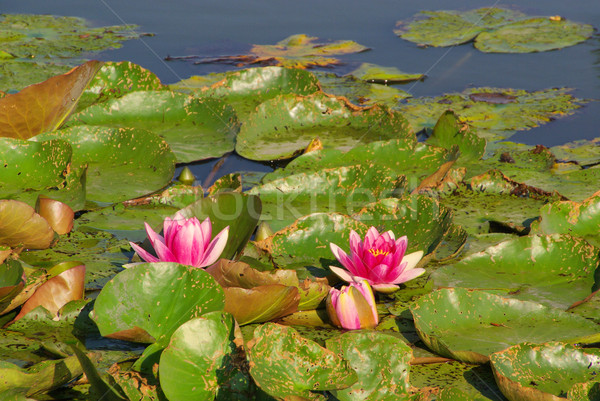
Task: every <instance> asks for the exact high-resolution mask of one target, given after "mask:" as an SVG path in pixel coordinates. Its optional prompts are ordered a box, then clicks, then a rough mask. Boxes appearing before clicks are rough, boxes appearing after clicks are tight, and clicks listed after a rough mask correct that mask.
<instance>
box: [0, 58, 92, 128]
mask: <svg viewBox="0 0 600 401" xmlns="http://www.w3.org/2000/svg"><path fill="white" fill-rule="evenodd" d="M101 66H102V63H101V62H100V61H88V62H87V63H85V64H82V65H81V66H79V67H77V68H74V69H73V70H71V71H69V72H68V73H66V74H63V75H58V76H55V77H52V78H50V79H48V80H47V81H44V82H42V83H39V84H35V85H31V86H28V87H27V88H25V89H23V90H22V91H20V92H18V93H15V94H13V95H7V96H5V97H3V98H0V137H9V138H18V139H29V138H31V137H34V136H36V135H39V134H41V133H42V132H47V131H52V130H54V129H56V128H58V127H59V126H60V125H61V124H62V123H63V122H64V121H65V119H66V118H67V116H68V115H69V114H70V113H71V112H72V111H73V109H74V108H75V106H76V104H77V100H78V99H79V97H80V96H81V94H82V93H83V90H84V89H85V87H86V86H87V85H88V83H89V82H90V80H91V79H92V78H93V77H94V75H95V74H96V72H97V71H98V69H99V68H100V67H101ZM15 110H19V112H18V113H17V112H15Z"/></svg>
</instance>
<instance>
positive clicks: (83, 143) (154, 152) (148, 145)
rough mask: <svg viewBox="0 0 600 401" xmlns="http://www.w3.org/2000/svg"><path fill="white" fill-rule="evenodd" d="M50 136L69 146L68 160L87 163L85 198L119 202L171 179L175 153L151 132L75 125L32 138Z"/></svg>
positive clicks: (153, 188) (158, 187) (46, 137)
mask: <svg viewBox="0 0 600 401" xmlns="http://www.w3.org/2000/svg"><path fill="white" fill-rule="evenodd" d="M50 138H59V139H62V140H64V141H67V142H69V143H70V144H71V145H72V147H73V150H74V151H73V157H72V159H71V162H72V163H74V164H87V166H88V167H87V180H86V194H87V199H88V200H94V201H100V202H110V203H115V202H122V201H124V200H127V199H132V198H137V197H139V196H142V195H146V194H148V193H151V192H154V191H157V190H158V189H160V188H162V187H164V186H166V185H167V184H168V183H169V182H170V181H171V179H172V178H173V173H174V171H175V156H174V155H173V153H172V152H171V150H170V149H169V146H168V145H167V143H166V142H165V141H163V140H162V139H161V138H160V137H158V136H157V135H155V134H153V133H152V132H148V131H145V130H141V129H133V128H109V127H96V126H75V127H70V128H66V129H62V130H58V131H54V132H50V133H46V134H43V135H41V136H38V137H36V139H40V140H44V139H50Z"/></svg>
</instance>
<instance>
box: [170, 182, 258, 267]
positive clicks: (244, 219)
mask: <svg viewBox="0 0 600 401" xmlns="http://www.w3.org/2000/svg"><path fill="white" fill-rule="evenodd" d="M261 208H262V204H261V201H260V198H259V197H258V196H255V195H248V194H241V193H238V192H222V193H218V194H216V195H212V196H208V197H206V198H204V199H200V200H198V201H196V202H194V203H192V204H190V205H189V206H186V207H185V208H183V209H181V210H180V211H179V213H180V215H182V216H183V217H185V218H188V219H189V218H191V217H197V218H198V220H200V221H203V220H204V219H206V218H207V217H210V221H211V222H212V232H213V233H218V232H220V231H221V230H222V229H224V228H225V227H229V236H228V237H227V245H225V249H224V250H223V253H222V254H221V258H223V259H233V258H234V257H235V256H236V255H239V254H241V252H242V250H243V249H244V247H245V246H246V243H247V242H248V240H249V239H250V237H251V236H252V233H253V232H254V229H255V228H256V225H257V224H258V219H259V218H260V214H261Z"/></svg>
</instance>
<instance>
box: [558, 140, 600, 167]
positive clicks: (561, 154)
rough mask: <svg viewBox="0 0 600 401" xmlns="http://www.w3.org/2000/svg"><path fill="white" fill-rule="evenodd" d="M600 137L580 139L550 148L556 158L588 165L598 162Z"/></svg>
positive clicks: (599, 157)
mask: <svg viewBox="0 0 600 401" xmlns="http://www.w3.org/2000/svg"><path fill="white" fill-rule="evenodd" d="M599 143H600V138H594V139H590V140H587V139H581V140H577V141H573V142H567V143H565V144H563V145H559V146H553V147H551V148H550V151H551V152H552V154H554V155H555V156H556V158H557V159H559V160H563V161H565V162H576V163H577V164H579V165H584V166H590V165H595V164H598V163H599V162H600V145H599Z"/></svg>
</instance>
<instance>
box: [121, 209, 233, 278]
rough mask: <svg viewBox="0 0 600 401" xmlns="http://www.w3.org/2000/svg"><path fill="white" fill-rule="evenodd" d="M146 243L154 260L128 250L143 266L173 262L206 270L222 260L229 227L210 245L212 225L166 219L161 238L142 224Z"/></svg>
mask: <svg viewBox="0 0 600 401" xmlns="http://www.w3.org/2000/svg"><path fill="white" fill-rule="evenodd" d="M144 224H145V226H146V233H148V239H149V240H150V243H151V244H152V247H153V248H154V251H155V252H156V255H157V256H154V255H152V254H151V253H149V252H147V251H146V250H144V249H143V248H142V247H140V246H138V245H136V244H134V243H133V242H130V244H131V247H132V248H133V250H134V251H136V252H137V254H138V255H139V256H140V258H142V259H144V260H145V261H146V262H176V263H180V264H182V265H189V266H194V267H206V266H210V265H212V264H214V263H215V262H216V261H217V260H218V259H219V256H221V253H222V252H223V249H225V245H226V244H227V237H228V236H229V227H225V228H224V229H223V230H222V231H221V232H220V233H219V234H217V235H216V236H215V237H214V238H213V239H212V241H211V236H212V223H211V221H210V218H208V217H207V218H206V219H205V220H204V221H203V222H202V223H200V221H199V220H198V219H197V218H196V217H192V218H190V219H185V218H179V217H178V216H177V215H176V216H175V218H174V219H171V218H170V217H167V218H166V219H165V221H164V225H163V234H164V237H163V236H161V235H160V234H157V233H156V232H154V230H153V229H152V228H151V227H150V226H149V225H148V223H144Z"/></svg>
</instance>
